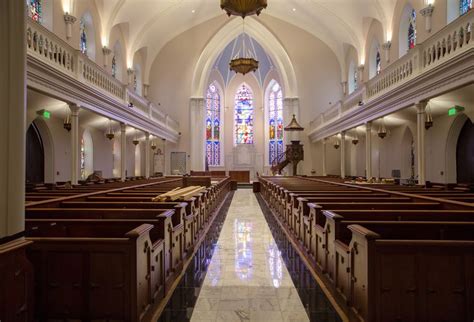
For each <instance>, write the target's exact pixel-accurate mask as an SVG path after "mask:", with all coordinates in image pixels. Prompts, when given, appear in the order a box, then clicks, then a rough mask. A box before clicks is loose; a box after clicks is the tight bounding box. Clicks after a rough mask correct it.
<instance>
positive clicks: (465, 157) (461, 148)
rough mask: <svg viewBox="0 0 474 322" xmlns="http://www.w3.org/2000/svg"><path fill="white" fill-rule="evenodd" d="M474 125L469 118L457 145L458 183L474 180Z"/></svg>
mask: <svg viewBox="0 0 474 322" xmlns="http://www.w3.org/2000/svg"><path fill="white" fill-rule="evenodd" d="M473 164H474V125H473V124H472V122H471V120H470V119H467V120H466V122H465V123H464V126H463V127H462V129H461V133H460V134H459V138H458V143H457V145H456V173H457V182H458V183H472V182H474V167H473Z"/></svg>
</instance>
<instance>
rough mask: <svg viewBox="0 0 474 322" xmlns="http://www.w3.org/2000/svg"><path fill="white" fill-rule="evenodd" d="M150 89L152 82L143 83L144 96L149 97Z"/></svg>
mask: <svg viewBox="0 0 474 322" xmlns="http://www.w3.org/2000/svg"><path fill="white" fill-rule="evenodd" d="M149 89H150V84H143V97H145V98H148V90H149Z"/></svg>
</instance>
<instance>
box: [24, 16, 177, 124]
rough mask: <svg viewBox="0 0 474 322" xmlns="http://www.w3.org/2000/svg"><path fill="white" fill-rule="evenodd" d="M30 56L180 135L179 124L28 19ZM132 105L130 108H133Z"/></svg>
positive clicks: (28, 49) (27, 37) (28, 50)
mask: <svg viewBox="0 0 474 322" xmlns="http://www.w3.org/2000/svg"><path fill="white" fill-rule="evenodd" d="M26 28H27V29H26V33H27V34H26V41H27V53H28V55H31V56H33V57H36V58H37V59H39V60H41V61H42V62H44V63H46V64H48V65H49V66H51V67H53V68H55V69H57V70H59V71H61V72H63V73H65V74H67V75H68V76H70V77H72V78H74V79H76V80H78V81H80V82H82V83H85V84H88V85H90V86H92V87H94V88H97V89H100V90H101V92H102V93H103V94H104V95H107V96H109V97H112V98H114V99H115V100H117V101H118V102H120V103H122V104H123V105H124V106H128V107H129V108H130V109H133V111H134V112H135V113H137V114H139V115H142V116H143V117H146V118H148V119H151V120H153V121H155V122H158V123H160V124H161V125H163V126H165V127H167V128H169V129H171V130H173V131H174V132H178V131H179V123H178V122H177V121H175V120H173V119H172V118H171V117H169V116H168V115H166V114H165V113H163V112H162V111H160V110H159V109H158V108H157V107H156V106H155V105H154V104H153V103H152V102H150V101H149V100H147V99H146V98H144V97H142V96H140V95H138V94H137V93H136V92H135V91H133V90H132V89H130V88H129V87H128V86H127V85H126V84H122V83H121V82H120V81H119V80H117V79H115V78H114V77H113V76H112V75H111V74H110V73H108V72H107V71H106V70H105V69H103V68H102V67H100V66H99V65H97V64H96V63H95V62H93V61H92V60H90V59H89V58H88V57H87V56H86V55H84V54H82V53H81V52H80V51H79V50H76V49H74V48H73V47H72V46H70V45H69V44H68V43H67V42H65V41H64V40H62V39H61V38H59V37H58V36H56V35H55V34H54V33H52V32H51V31H49V30H48V29H46V28H45V27H43V26H42V25H40V24H38V23H36V22H34V21H33V20H31V19H27V27H26ZM130 103H131V104H130Z"/></svg>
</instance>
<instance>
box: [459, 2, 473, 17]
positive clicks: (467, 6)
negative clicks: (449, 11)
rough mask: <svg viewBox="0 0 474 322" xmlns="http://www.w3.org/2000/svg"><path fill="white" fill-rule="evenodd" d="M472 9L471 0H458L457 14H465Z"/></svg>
mask: <svg viewBox="0 0 474 322" xmlns="http://www.w3.org/2000/svg"><path fill="white" fill-rule="evenodd" d="M471 9H472V0H460V1H459V15H461V16H462V15H464V14H466V13H467V12H468V11H469V10H471Z"/></svg>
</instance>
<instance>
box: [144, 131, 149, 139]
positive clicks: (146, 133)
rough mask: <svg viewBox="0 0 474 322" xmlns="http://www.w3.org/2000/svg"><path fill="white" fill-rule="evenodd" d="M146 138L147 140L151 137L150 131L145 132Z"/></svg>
mask: <svg viewBox="0 0 474 322" xmlns="http://www.w3.org/2000/svg"><path fill="white" fill-rule="evenodd" d="M145 138H146V139H147V140H149V139H150V133H149V132H145Z"/></svg>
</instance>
